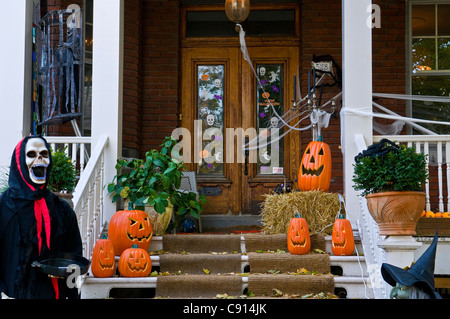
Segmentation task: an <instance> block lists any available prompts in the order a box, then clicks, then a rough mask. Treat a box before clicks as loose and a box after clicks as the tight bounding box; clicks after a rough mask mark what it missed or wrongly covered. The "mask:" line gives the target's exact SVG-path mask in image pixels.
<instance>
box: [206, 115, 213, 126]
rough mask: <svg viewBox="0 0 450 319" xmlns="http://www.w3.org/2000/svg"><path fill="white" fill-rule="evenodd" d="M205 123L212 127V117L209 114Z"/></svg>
mask: <svg viewBox="0 0 450 319" xmlns="http://www.w3.org/2000/svg"><path fill="white" fill-rule="evenodd" d="M206 123H208V125H209V126H211V125H214V115H212V114H209V115H208V116H207V117H206Z"/></svg>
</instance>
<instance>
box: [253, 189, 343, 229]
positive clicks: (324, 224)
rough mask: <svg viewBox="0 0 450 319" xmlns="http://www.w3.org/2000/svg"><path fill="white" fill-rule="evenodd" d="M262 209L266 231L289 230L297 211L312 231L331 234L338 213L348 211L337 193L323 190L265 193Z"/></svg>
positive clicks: (262, 218) (262, 219)
mask: <svg viewBox="0 0 450 319" xmlns="http://www.w3.org/2000/svg"><path fill="white" fill-rule="evenodd" d="M261 208H262V210H261V221H262V224H263V230H264V231H265V232H266V233H268V234H285V233H287V230H288V227H289V222H290V221H291V218H293V217H295V215H296V213H300V214H301V215H302V217H304V218H305V219H306V221H307V223H308V227H309V231H310V233H312V234H314V233H324V234H331V231H332V228H333V223H334V221H335V219H336V217H337V216H338V214H340V213H341V214H345V209H344V205H341V203H340V201H339V195H338V194H335V193H326V192H321V191H308V192H303V191H295V192H291V193H286V194H269V195H265V200H264V202H263V203H262V204H261Z"/></svg>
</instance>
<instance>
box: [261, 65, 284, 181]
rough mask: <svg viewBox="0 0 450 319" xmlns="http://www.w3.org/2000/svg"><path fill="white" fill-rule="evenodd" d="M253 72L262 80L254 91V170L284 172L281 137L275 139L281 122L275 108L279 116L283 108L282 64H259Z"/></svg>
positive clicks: (279, 132)
mask: <svg viewBox="0 0 450 319" xmlns="http://www.w3.org/2000/svg"><path fill="white" fill-rule="evenodd" d="M256 72H257V74H258V77H259V81H260V83H261V86H259V85H258V90H257V92H256V95H257V96H256V101H257V102H256V103H257V106H256V109H257V131H258V134H259V135H258V139H259V154H258V155H259V156H258V163H257V173H258V174H265V175H267V174H283V173H284V168H283V163H284V161H283V153H284V152H283V139H278V137H279V136H280V135H281V134H282V129H278V126H281V125H279V124H281V123H279V121H280V120H279V118H278V117H277V116H276V114H275V111H276V112H277V113H278V115H279V116H281V115H283V110H284V105H283V100H284V96H283V95H284V94H283V83H284V71H283V64H258V65H257V66H256ZM269 101H270V103H269ZM274 110H275V111H274Z"/></svg>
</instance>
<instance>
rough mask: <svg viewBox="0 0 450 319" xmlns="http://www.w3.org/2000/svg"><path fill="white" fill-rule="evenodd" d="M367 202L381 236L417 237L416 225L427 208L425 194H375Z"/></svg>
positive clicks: (368, 196) (367, 198)
mask: <svg viewBox="0 0 450 319" xmlns="http://www.w3.org/2000/svg"><path fill="white" fill-rule="evenodd" d="M366 200H367V207H368V209H369V212H370V214H371V215H372V217H373V219H374V220H375V221H376V222H377V224H378V226H379V228H380V235H382V236H389V235H412V236H415V235H416V224H417V221H418V220H419V218H420V214H421V213H422V211H423V210H424V207H425V193H424V192H408V191H405V192H385V193H374V194H369V195H367V196H366Z"/></svg>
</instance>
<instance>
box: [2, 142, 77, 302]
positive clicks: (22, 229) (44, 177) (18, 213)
mask: <svg viewBox="0 0 450 319" xmlns="http://www.w3.org/2000/svg"><path fill="white" fill-rule="evenodd" d="M51 168H52V158H51V153H50V148H49V145H48V144H47V141H46V140H45V139H44V138H42V137H40V136H28V137H25V138H24V139H22V140H21V141H20V142H19V143H18V144H17V146H16V148H15V149H14V151H13V154H12V158H11V166H10V173H9V182H8V183H9V188H8V189H7V190H6V191H5V192H4V193H3V194H2V195H1V197H0V292H2V293H3V295H4V296H5V295H6V296H8V297H10V298H17V299H38V298H45V299H54V298H57V299H58V298H59V299H66V298H78V291H77V289H76V288H69V287H68V285H67V284H66V281H65V280H64V279H59V278H58V279H57V278H56V277H49V276H48V275H47V274H45V273H43V272H41V271H40V270H39V269H38V268H37V267H32V263H33V261H36V260H41V259H42V258H46V257H47V258H48V256H50V254H51V253H56V252H65V253H66V252H67V253H73V254H78V255H81V253H82V244H81V237H80V232H79V229H78V224H77V219H76V216H75V213H74V211H73V209H72V208H71V207H70V206H69V204H67V203H66V202H65V201H63V200H60V199H59V197H58V196H56V195H55V194H53V193H52V192H50V191H49V190H48V189H47V183H48V179H49V176H50V174H51Z"/></svg>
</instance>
